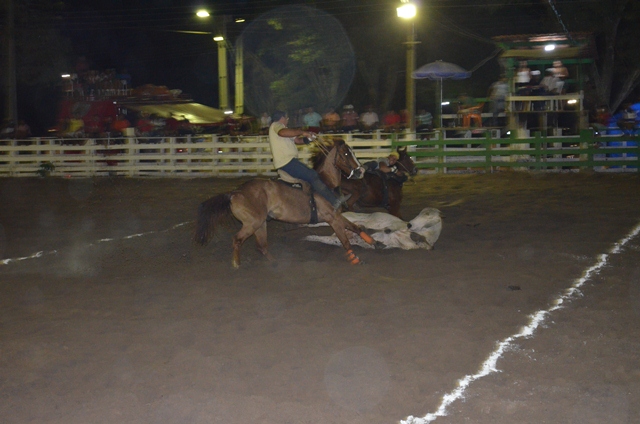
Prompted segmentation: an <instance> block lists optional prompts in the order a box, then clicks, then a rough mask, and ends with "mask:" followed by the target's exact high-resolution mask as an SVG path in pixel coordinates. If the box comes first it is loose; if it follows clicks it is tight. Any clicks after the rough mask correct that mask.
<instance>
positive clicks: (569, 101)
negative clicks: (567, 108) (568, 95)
mask: <svg viewBox="0 0 640 424" xmlns="http://www.w3.org/2000/svg"><path fill="white" fill-rule="evenodd" d="M576 103H578V101H577V100H576V99H570V100H567V104H568V105H575V104H576Z"/></svg>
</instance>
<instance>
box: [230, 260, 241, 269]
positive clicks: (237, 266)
mask: <svg viewBox="0 0 640 424" xmlns="http://www.w3.org/2000/svg"><path fill="white" fill-rule="evenodd" d="M231 265H232V266H233V269H239V268H240V262H236V261H233V262H231Z"/></svg>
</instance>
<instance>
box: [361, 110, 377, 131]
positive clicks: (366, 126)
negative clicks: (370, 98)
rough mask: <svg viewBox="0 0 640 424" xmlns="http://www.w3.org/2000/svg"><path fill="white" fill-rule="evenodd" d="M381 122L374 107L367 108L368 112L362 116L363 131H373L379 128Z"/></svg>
mask: <svg viewBox="0 0 640 424" xmlns="http://www.w3.org/2000/svg"><path fill="white" fill-rule="evenodd" d="M379 123H380V120H379V119H378V114H377V113H375V112H374V110H373V106H367V111H366V112H365V113H363V114H362V115H360V125H361V126H362V131H373V130H376V129H377V128H378V124H379Z"/></svg>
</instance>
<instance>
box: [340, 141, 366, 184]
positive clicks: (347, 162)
mask: <svg viewBox="0 0 640 424" xmlns="http://www.w3.org/2000/svg"><path fill="white" fill-rule="evenodd" d="M334 146H335V149H336V159H335V162H334V164H335V166H336V168H338V169H339V170H340V172H342V174H344V175H345V176H346V177H347V179H350V180H351V179H354V180H359V179H361V178H362V177H364V168H363V167H362V165H361V164H360V162H359V161H358V158H356V155H355V154H354V153H353V150H352V149H351V147H349V145H348V144H347V143H345V142H344V140H342V139H338V140H336V141H335V144H334Z"/></svg>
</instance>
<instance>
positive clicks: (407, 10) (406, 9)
mask: <svg viewBox="0 0 640 424" xmlns="http://www.w3.org/2000/svg"><path fill="white" fill-rule="evenodd" d="M396 10H397V11H398V17H399V18H402V19H412V18H414V17H415V16H416V6H415V5H413V4H411V3H405V4H403V5H402V6H399V7H398V8H397V9H396Z"/></svg>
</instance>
